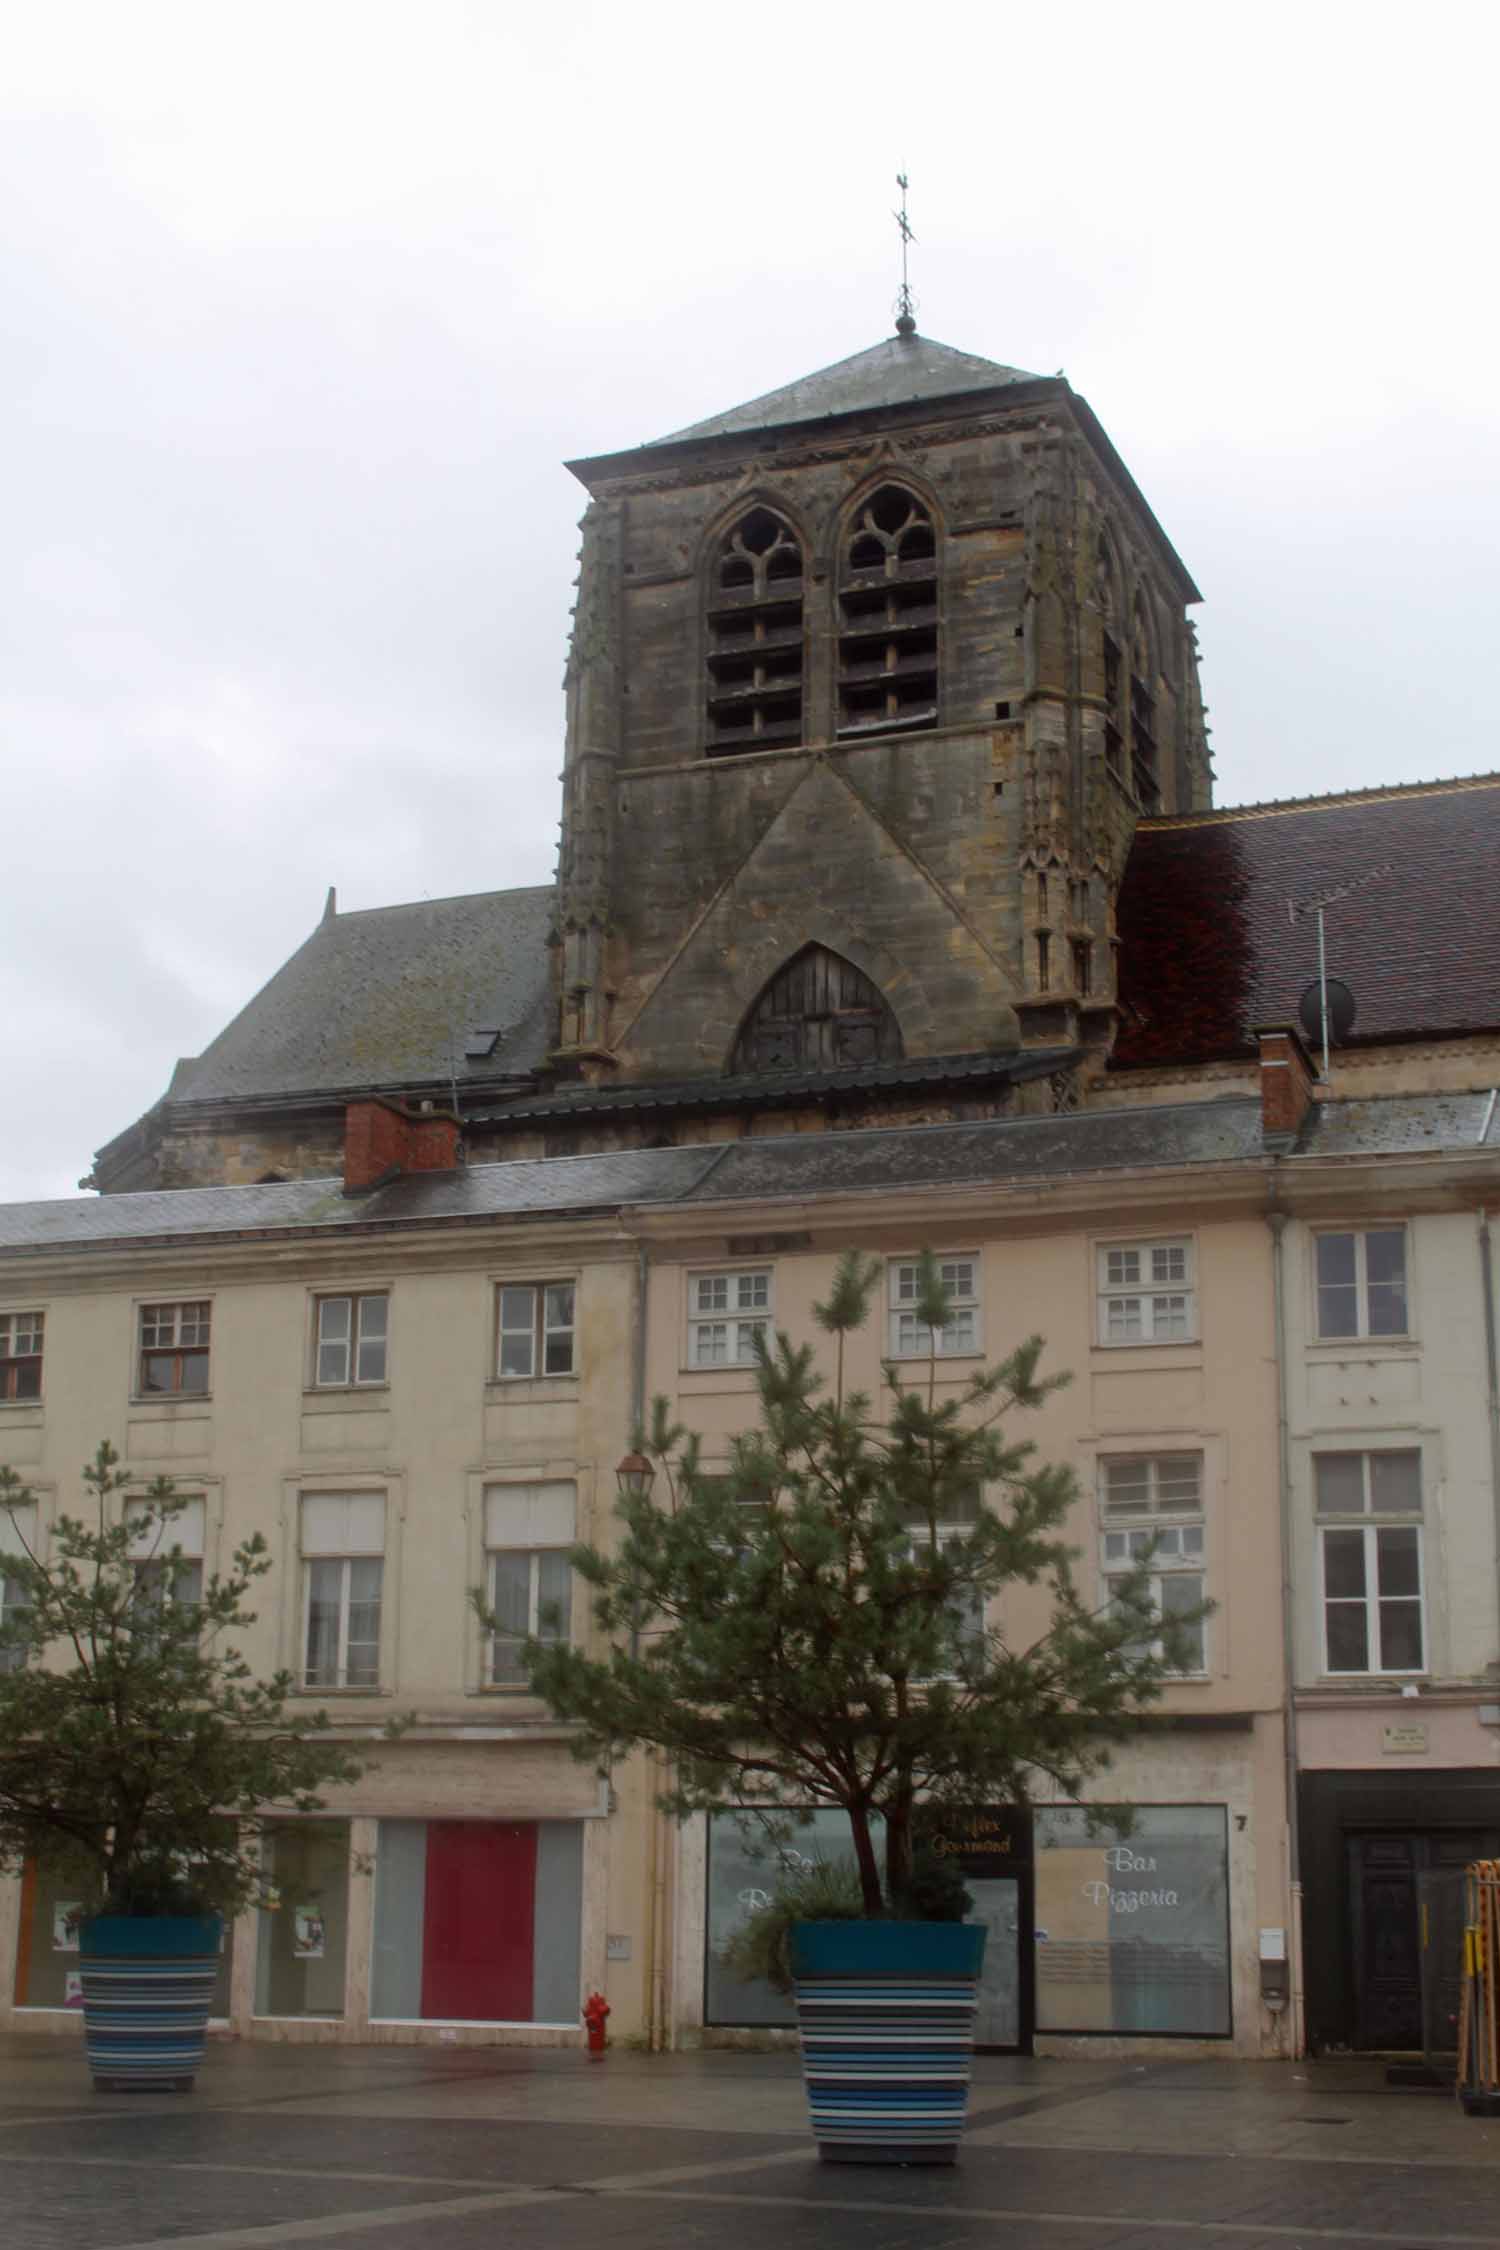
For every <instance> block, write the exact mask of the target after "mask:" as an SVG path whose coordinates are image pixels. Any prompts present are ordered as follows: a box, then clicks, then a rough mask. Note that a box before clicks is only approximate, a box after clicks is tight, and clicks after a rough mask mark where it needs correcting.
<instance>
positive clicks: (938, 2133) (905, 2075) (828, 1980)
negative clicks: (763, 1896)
mask: <svg viewBox="0 0 1500 2250" xmlns="http://www.w3.org/2000/svg"><path fill="white" fill-rule="evenodd" d="M985 1936H986V1932H985V1930H984V1928H983V1926H982V1925H980V1924H977V1923H970V1922H797V1923H794V1924H793V1927H792V1940H791V1952H792V1974H793V1977H794V1979H795V1989H796V1996H797V2022H798V2025H799V2027H800V2029H801V2032H802V2075H803V2077H804V2078H805V2080H806V2082H807V2102H808V2108H809V2109H810V2111H811V2112H812V2129H813V2136H814V2138H815V2139H816V2141H817V2144H818V2154H819V2155H820V2156H821V2157H822V2158H823V2160H824V2162H825V2163H829V2164H951V2163H952V2162H953V2161H954V2159H955V2157H956V2156H957V2154H958V2143H959V2138H960V2135H961V2134H962V2132H963V2129H964V2112H965V2110H966V2109H967V2107H968V2101H969V2070H970V2065H971V2062H972V2059H973V2053H974V2009H975V2004H976V2001H977V1997H978V1989H979V1972H980V1970H981V1969H982V1968H983V1966H984V1941H985Z"/></svg>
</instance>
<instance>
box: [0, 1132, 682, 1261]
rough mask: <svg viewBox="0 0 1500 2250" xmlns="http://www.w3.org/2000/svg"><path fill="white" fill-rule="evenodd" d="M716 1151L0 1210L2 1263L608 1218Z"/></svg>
mask: <svg viewBox="0 0 1500 2250" xmlns="http://www.w3.org/2000/svg"><path fill="white" fill-rule="evenodd" d="M722 1154H723V1151H722V1149H721V1148H718V1147H714V1146H712V1145H709V1146H700V1147H696V1148H659V1149H620V1150H615V1151H612V1152H609V1153H606V1154H604V1155H602V1156H549V1157H530V1158H526V1159H523V1160H522V1161H520V1162H518V1163H513V1164H471V1165H468V1166H461V1167H460V1168H459V1170H458V1171H456V1172H422V1173H411V1174H409V1175H408V1176H407V1177H406V1178H404V1179H400V1180H393V1181H392V1182H391V1184H390V1186H389V1187H384V1188H377V1189H376V1190H375V1192H374V1193H373V1194H371V1195H351V1196H346V1195H345V1193H344V1190H343V1183H342V1181H341V1180H337V1179H322V1180H287V1181H284V1182H281V1183H279V1184H269V1185H266V1186H263V1187H210V1188H163V1189H157V1190H153V1191H150V1192H147V1193H141V1194H131V1195H101V1196H80V1197H76V1198H75V1197H68V1198H66V1199H64V1200H61V1201H58V1202H53V1203H5V1204H0V1255H3V1254H4V1253H6V1252H10V1251H16V1250H41V1249H47V1248H56V1247H65V1246H77V1245H88V1244H97V1245H99V1246H101V1247H104V1246H107V1245H109V1244H110V1243H124V1242H149V1243H160V1244H164V1245H172V1244H178V1243H187V1242H192V1241H201V1240H205V1239H209V1238H212V1237H215V1236H218V1237H221V1238H229V1237H238V1236H241V1235H245V1234H262V1233H265V1234H278V1235H279V1234H283V1233H287V1232H301V1231H320V1230H323V1229H327V1228H330V1227H334V1228H338V1229H340V1230H345V1229H353V1228H356V1227H363V1228H369V1227H385V1226H396V1227H399V1226H406V1225H416V1226H421V1225H429V1224H432V1223H433V1222H443V1221H454V1220H462V1219H488V1218H504V1217H507V1216H521V1215H528V1216H535V1215H545V1214H547V1213H551V1212H555V1213H559V1214H561V1213H568V1212H571V1213H575V1214H576V1213H578V1212H580V1211H597V1210H614V1209H618V1207H619V1206H620V1205H621V1204H626V1203H640V1202H651V1201H658V1200H661V1199H663V1198H666V1199H669V1200H670V1199H675V1198H679V1197H682V1196H686V1195H688V1194H690V1193H691V1192H692V1190H693V1188H694V1187H695V1186H696V1185H697V1184H698V1182H699V1181H700V1180H701V1179H702V1177H703V1176H704V1174H705V1173H706V1172H707V1171H709V1170H710V1169H711V1168H712V1166H713V1165H714V1164H715V1163H716V1162H717V1161H718V1159H719V1157H720V1156H721V1155H722Z"/></svg>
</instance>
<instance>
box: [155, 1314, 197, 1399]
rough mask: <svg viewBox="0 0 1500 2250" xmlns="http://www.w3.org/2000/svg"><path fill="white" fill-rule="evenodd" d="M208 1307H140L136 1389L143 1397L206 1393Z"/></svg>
mask: <svg viewBox="0 0 1500 2250" xmlns="http://www.w3.org/2000/svg"><path fill="white" fill-rule="evenodd" d="M209 1314H210V1307H209V1306H208V1305H207V1304H206V1303H205V1302H202V1301H201V1300H200V1301H199V1302H196V1303H194V1304H189V1305H142V1307H141V1353H140V1387H141V1395H142V1396H143V1397H148V1396H149V1397H155V1396H156V1395H157V1394H158V1393H195V1394H198V1395H201V1394H202V1393H204V1392H205V1391H207V1389H208V1329H209Z"/></svg>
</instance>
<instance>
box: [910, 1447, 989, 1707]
mask: <svg viewBox="0 0 1500 2250" xmlns="http://www.w3.org/2000/svg"><path fill="white" fill-rule="evenodd" d="M983 1505H984V1502H983V1497H982V1495H981V1493H980V1490H979V1487H978V1486H977V1485H975V1486H973V1487H972V1488H971V1489H970V1490H969V1491H968V1492H967V1493H964V1494H960V1495H956V1496H955V1497H954V1498H952V1499H950V1500H949V1501H947V1502H946V1503H945V1507H944V1514H943V1517H942V1518H941V1519H940V1520H939V1522H938V1525H937V1538H936V1542H935V1544H936V1546H937V1549H938V1552H939V1553H940V1554H941V1553H944V1552H945V1551H946V1550H947V1549H948V1548H949V1547H951V1546H953V1545H955V1544H956V1543H957V1542H958V1541H959V1540H962V1539H966V1538H967V1537H968V1535H969V1533H970V1532H971V1531H972V1530H973V1528H974V1525H975V1524H976V1523H977V1522H978V1520H979V1512H980V1509H981V1508H982V1506H983ZM907 1521H908V1523H909V1525H910V1527H911V1544H912V1552H913V1554H914V1555H921V1554H925V1553H930V1552H931V1550H932V1548H933V1545H934V1539H933V1526H932V1522H931V1519H930V1518H929V1517H928V1515H927V1514H926V1512H925V1511H924V1510H920V1509H908V1510H907ZM947 1628H948V1631H949V1632H950V1633H951V1635H952V1642H951V1646H952V1649H953V1652H954V1655H955V1656H958V1655H963V1654H970V1653H977V1652H978V1651H979V1650H980V1649H981V1648H982V1646H983V1643H984V1597H983V1596H982V1595H981V1594H980V1593H979V1592H978V1591H977V1589H976V1588H974V1587H972V1586H966V1587H961V1588H959V1589H958V1590H957V1594H956V1598H955V1601H954V1605H953V1608H952V1610H951V1611H950V1613H949V1616H948V1620H947ZM924 1676H925V1677H926V1678H928V1679H953V1678H955V1677H956V1676H957V1673H956V1666H955V1664H954V1663H953V1661H952V1660H951V1659H950V1661H948V1662H946V1663H943V1664H941V1665H940V1666H939V1667H938V1668H937V1669H936V1670H934V1671H932V1672H929V1673H927V1674H926V1675H924Z"/></svg>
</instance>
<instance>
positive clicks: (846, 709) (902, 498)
mask: <svg viewBox="0 0 1500 2250" xmlns="http://www.w3.org/2000/svg"><path fill="white" fill-rule="evenodd" d="M838 674H839V726H838V731H839V733H840V735H841V736H848V735H860V734H893V733H907V732H910V731H912V730H913V729H915V728H918V727H935V726H936V725H937V721H938V565H937V539H936V535H935V533H934V531H933V525H932V518H931V516H930V515H929V514H928V512H927V510H926V508H925V507H924V506H923V505H922V503H921V501H920V500H918V499H917V497H916V496H915V494H914V493H911V492H908V491H907V490H906V489H905V487H904V486H903V485H899V484H886V485H882V486H881V488H880V490H879V491H878V492H872V493H871V495H870V497H869V499H868V500H865V501H862V502H861V503H860V505H859V507H858V508H857V509H856V510H855V512H854V520H853V522H852V523H851V524H850V526H849V530H848V533H847V535H846V538H845V542H844V552H843V555H842V558H841V565H840V572H839V664H838Z"/></svg>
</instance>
